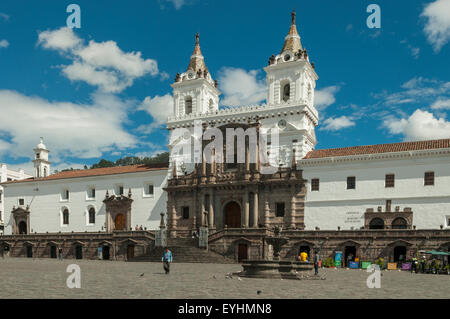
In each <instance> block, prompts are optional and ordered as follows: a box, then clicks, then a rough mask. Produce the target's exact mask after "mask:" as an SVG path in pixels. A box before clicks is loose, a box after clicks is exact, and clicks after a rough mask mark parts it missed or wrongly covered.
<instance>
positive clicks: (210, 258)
mask: <svg viewBox="0 0 450 319" xmlns="http://www.w3.org/2000/svg"><path fill="white" fill-rule="evenodd" d="M168 248H169V249H170V250H171V251H172V254H173V261H174V262H176V263H220V264H224V263H226V264H232V263H236V262H235V261H234V260H233V259H231V258H227V257H224V256H222V255H220V254H218V253H215V252H212V251H207V250H204V249H200V248H196V247H181V246H174V247H170V246H169V247H168ZM164 250H165V248H162V247H157V248H154V249H153V250H152V251H151V252H150V253H149V254H148V255H146V256H141V257H135V258H134V259H133V260H131V261H141V262H161V258H162V256H163V253H164Z"/></svg>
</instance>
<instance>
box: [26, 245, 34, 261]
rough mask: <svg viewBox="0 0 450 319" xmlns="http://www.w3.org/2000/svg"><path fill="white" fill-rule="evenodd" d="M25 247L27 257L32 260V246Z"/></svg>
mask: <svg viewBox="0 0 450 319" xmlns="http://www.w3.org/2000/svg"><path fill="white" fill-rule="evenodd" d="M26 247H27V257H28V258H33V246H31V245H27V246H26Z"/></svg>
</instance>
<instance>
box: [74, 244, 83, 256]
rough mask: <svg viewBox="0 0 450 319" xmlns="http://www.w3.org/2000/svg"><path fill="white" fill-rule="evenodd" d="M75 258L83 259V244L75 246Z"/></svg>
mask: <svg viewBox="0 0 450 319" xmlns="http://www.w3.org/2000/svg"><path fill="white" fill-rule="evenodd" d="M75 258H76V259H83V247H82V246H81V245H76V246H75Z"/></svg>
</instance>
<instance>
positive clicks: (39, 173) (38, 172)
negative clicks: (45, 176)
mask: <svg viewBox="0 0 450 319" xmlns="http://www.w3.org/2000/svg"><path fill="white" fill-rule="evenodd" d="M36 177H41V171H40V169H39V167H36Z"/></svg>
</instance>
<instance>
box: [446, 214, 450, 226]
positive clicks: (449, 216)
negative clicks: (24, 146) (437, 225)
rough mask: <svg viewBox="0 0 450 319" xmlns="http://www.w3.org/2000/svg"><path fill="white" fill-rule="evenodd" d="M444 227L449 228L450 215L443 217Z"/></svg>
mask: <svg viewBox="0 0 450 319" xmlns="http://www.w3.org/2000/svg"><path fill="white" fill-rule="evenodd" d="M445 221H446V227H448V228H450V215H447V216H445Z"/></svg>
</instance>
